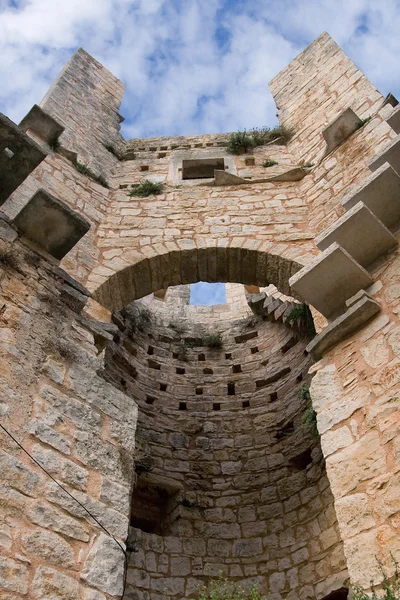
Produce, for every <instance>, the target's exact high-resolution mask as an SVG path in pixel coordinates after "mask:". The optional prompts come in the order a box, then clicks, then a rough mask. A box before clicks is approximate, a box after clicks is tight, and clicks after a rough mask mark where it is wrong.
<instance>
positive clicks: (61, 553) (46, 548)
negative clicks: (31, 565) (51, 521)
mask: <svg viewBox="0 0 400 600" xmlns="http://www.w3.org/2000/svg"><path fill="white" fill-rule="evenodd" d="M22 547H23V549H24V550H25V553H26V554H28V556H29V555H31V556H38V557H40V558H43V559H45V560H46V561H48V562H49V563H51V564H53V565H56V566H58V565H63V567H65V568H66V569H74V568H75V559H74V553H73V549H72V547H71V545H70V544H68V543H67V542H66V541H65V540H64V539H63V538H62V537H61V536H60V535H57V534H56V533H52V532H51V531H46V530H45V529H36V530H35V531H32V532H31V533H29V534H26V535H24V536H23V537H22Z"/></svg>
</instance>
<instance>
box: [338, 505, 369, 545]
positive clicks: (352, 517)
mask: <svg viewBox="0 0 400 600" xmlns="http://www.w3.org/2000/svg"><path fill="white" fill-rule="evenodd" d="M335 509H336V514H337V517H338V522H339V526H340V531H341V534H342V536H343V538H350V537H352V536H353V535H357V534H358V533H361V532H362V531H364V530H366V529H371V527H375V525H376V523H375V519H374V518H373V516H372V511H371V507H370V506H369V503H368V496H367V494H350V495H348V496H346V497H344V498H338V499H337V500H336V502H335Z"/></svg>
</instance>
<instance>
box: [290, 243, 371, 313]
mask: <svg viewBox="0 0 400 600" xmlns="http://www.w3.org/2000/svg"><path fill="white" fill-rule="evenodd" d="M372 282H373V280H372V277H371V276H370V274H369V273H368V272H367V271H366V270H365V269H364V268H363V267H362V266H361V265H360V264H358V262H356V261H355V260H354V259H353V258H352V257H351V256H350V254H349V253H348V252H346V250H344V249H343V248H342V247H341V246H340V245H339V244H338V243H336V242H335V243H333V244H331V246H329V248H327V249H326V250H325V251H324V252H323V253H322V254H321V255H320V256H318V257H317V258H315V259H314V260H313V261H312V262H311V263H310V264H309V265H307V266H306V267H304V268H303V269H301V270H300V271H298V273H296V274H295V275H293V276H292V277H291V278H290V279H289V284H290V286H291V288H292V289H293V290H294V291H295V292H296V293H297V294H298V295H300V297H301V298H303V299H304V300H305V301H306V302H307V303H308V304H311V305H312V306H314V308H316V309H317V310H318V311H319V312H320V313H321V314H322V315H324V316H325V317H326V318H327V319H334V318H336V317H337V316H338V315H339V314H340V313H341V312H343V309H344V307H345V303H346V300H348V299H349V298H351V297H352V296H354V294H356V293H357V292H358V291H359V290H361V289H365V288H367V287H369V286H370V285H371V284H372Z"/></svg>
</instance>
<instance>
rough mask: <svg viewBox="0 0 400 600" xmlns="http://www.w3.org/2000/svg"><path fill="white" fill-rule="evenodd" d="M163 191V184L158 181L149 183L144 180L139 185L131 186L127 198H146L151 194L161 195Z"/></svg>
mask: <svg viewBox="0 0 400 600" xmlns="http://www.w3.org/2000/svg"><path fill="white" fill-rule="evenodd" d="M163 190H164V184H163V183H160V182H159V181H156V182H154V181H149V180H148V179H145V180H144V181H142V182H141V183H137V184H135V185H133V186H132V188H131V190H130V192H129V196H136V197H138V198H146V197H147V196H151V195H153V194H155V195H157V194H162V193H163Z"/></svg>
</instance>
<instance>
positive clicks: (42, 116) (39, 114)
mask: <svg viewBox="0 0 400 600" xmlns="http://www.w3.org/2000/svg"><path fill="white" fill-rule="evenodd" d="M19 127H20V128H21V129H22V130H23V131H28V130H31V131H33V132H34V133H36V134H37V135H38V136H39V137H41V138H42V139H43V140H44V141H45V142H47V143H50V142H52V141H53V140H56V139H58V138H59V137H60V135H61V134H62V132H63V131H64V129H65V127H63V126H62V125H60V123H58V122H57V121H56V120H55V119H53V117H51V116H50V115H48V114H47V113H46V112H45V111H44V110H43V109H42V108H40V106H38V105H37V104H34V105H33V107H32V108H31V110H30V111H29V112H28V114H27V115H26V116H25V117H24V118H23V119H22V121H21V123H20V124H19Z"/></svg>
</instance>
